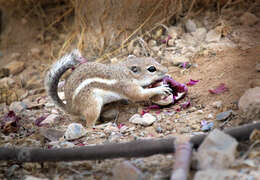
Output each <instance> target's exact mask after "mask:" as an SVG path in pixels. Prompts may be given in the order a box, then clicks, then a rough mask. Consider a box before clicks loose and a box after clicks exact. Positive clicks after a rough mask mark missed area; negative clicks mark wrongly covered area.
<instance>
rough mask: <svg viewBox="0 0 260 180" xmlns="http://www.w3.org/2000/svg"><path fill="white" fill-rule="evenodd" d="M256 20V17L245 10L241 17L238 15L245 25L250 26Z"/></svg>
mask: <svg viewBox="0 0 260 180" xmlns="http://www.w3.org/2000/svg"><path fill="white" fill-rule="evenodd" d="M257 21H258V18H257V17H256V16H255V15H254V14H252V13H250V12H245V13H244V14H243V15H242V16H241V17H240V22H241V24H243V25H247V26H252V25H254V24H256V23H257Z"/></svg>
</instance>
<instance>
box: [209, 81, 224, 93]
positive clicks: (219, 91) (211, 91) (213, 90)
mask: <svg viewBox="0 0 260 180" xmlns="http://www.w3.org/2000/svg"><path fill="white" fill-rule="evenodd" d="M225 91H228V88H227V87H226V86H225V84H224V83H221V84H220V85H219V86H217V87H216V88H215V89H210V90H209V92H210V93H211V94H221V93H223V92H225Z"/></svg>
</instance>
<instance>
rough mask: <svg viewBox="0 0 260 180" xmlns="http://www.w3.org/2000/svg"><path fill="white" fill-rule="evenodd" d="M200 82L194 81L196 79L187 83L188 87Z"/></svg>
mask: <svg viewBox="0 0 260 180" xmlns="http://www.w3.org/2000/svg"><path fill="white" fill-rule="evenodd" d="M199 81H200V80H194V79H190V81H189V82H188V83H186V85H187V86H193V85H195V84H197V83H198V82H199Z"/></svg>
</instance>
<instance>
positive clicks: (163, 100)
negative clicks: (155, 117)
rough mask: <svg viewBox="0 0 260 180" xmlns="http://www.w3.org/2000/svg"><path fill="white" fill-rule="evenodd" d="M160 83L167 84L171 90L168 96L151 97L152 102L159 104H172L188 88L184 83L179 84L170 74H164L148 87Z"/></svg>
mask: <svg viewBox="0 0 260 180" xmlns="http://www.w3.org/2000/svg"><path fill="white" fill-rule="evenodd" d="M162 84H167V85H168V86H169V87H170V88H171V90H172V92H171V94H169V95H168V96H163V95H157V96H154V97H153V98H152V102H153V103H155V104H158V105H161V106H165V105H170V104H174V103H175V102H177V101H178V100H180V99H182V98H183V97H184V96H185V95H186V94H187V92H188V88H187V86H186V85H185V84H181V83H179V82H177V81H175V80H174V79H173V78H172V77H170V76H165V77H163V78H162V79H160V80H158V81H156V82H154V83H152V84H151V85H149V86H148V88H153V87H157V86H161V85H162Z"/></svg>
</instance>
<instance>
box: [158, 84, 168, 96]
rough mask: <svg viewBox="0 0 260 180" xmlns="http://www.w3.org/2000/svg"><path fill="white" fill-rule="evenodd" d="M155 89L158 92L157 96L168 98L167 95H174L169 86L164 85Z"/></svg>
mask: <svg viewBox="0 0 260 180" xmlns="http://www.w3.org/2000/svg"><path fill="white" fill-rule="evenodd" d="M155 89H156V91H157V94H160V95H164V96H167V95H170V94H172V93H171V92H172V89H171V88H170V87H169V86H168V85H167V84H163V85H161V86H158V87H156V88H155Z"/></svg>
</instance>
